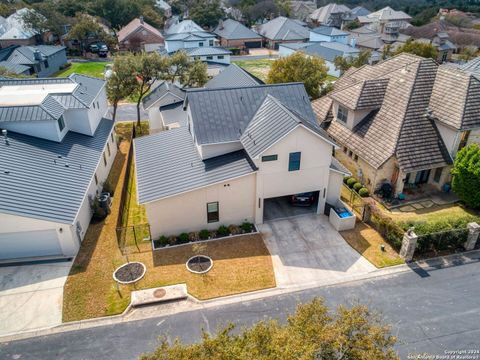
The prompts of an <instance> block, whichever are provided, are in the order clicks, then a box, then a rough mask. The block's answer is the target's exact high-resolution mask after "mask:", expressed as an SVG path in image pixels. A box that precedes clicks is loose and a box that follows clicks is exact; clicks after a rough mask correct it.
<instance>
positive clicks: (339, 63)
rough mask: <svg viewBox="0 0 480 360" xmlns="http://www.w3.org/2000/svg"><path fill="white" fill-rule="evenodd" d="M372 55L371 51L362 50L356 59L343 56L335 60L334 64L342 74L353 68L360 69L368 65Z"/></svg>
mask: <svg viewBox="0 0 480 360" xmlns="http://www.w3.org/2000/svg"><path fill="white" fill-rule="evenodd" d="M370 54H371V52H370V51H369V50H362V51H360V53H359V54H358V56H356V57H351V56H348V57H343V56H337V57H336V58H335V59H334V60H333V64H334V65H335V68H336V69H337V70H340V72H341V73H344V72H345V71H347V70H348V69H350V68H351V67H356V68H358V67H360V66H363V65H365V64H368V60H370Z"/></svg>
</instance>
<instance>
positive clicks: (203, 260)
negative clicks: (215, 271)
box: [187, 256, 212, 272]
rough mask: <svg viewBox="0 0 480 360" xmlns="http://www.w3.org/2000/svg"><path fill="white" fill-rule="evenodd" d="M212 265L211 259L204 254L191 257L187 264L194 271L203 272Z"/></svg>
mask: <svg viewBox="0 0 480 360" xmlns="http://www.w3.org/2000/svg"><path fill="white" fill-rule="evenodd" d="M211 265H212V260H210V259H209V258H207V257H205V256H195V257H193V258H191V259H190V260H189V261H188V263H187V266H188V268H189V269H190V270H192V271H196V272H204V271H206V270H207V269H208V268H209V267H210V266H211Z"/></svg>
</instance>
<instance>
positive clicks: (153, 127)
mask: <svg viewBox="0 0 480 360" xmlns="http://www.w3.org/2000/svg"><path fill="white" fill-rule="evenodd" d="M184 100H185V91H184V90H183V89H181V88H180V87H178V86H177V85H175V84H171V83H169V82H167V81H162V82H161V83H160V84H159V85H158V86H156V87H155V88H154V89H153V90H152V91H151V92H150V93H149V94H148V95H147V96H145V97H144V98H143V100H142V105H143V108H144V109H145V111H148V121H149V124H150V132H151V133H155V132H158V131H162V130H168V129H173V128H176V127H180V126H182V125H185V124H186V123H187V121H186V120H187V118H186V115H185V114H186V113H185V112H184V111H183V101H184Z"/></svg>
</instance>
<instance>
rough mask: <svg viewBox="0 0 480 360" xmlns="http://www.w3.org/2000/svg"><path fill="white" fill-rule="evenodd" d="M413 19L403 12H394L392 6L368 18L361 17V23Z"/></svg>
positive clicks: (369, 15) (371, 14)
mask: <svg viewBox="0 0 480 360" xmlns="http://www.w3.org/2000/svg"><path fill="white" fill-rule="evenodd" d="M411 19H412V17H411V16H410V15H408V14H406V13H404V12H403V11H397V10H393V9H392V8H391V7H390V6H386V7H384V8H383V9H380V10H378V11H375V12H373V13H370V14H368V15H366V16H359V20H360V22H361V23H369V22H374V21H392V20H411Z"/></svg>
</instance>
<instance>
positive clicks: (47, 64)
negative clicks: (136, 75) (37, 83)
mask: <svg viewBox="0 0 480 360" xmlns="http://www.w3.org/2000/svg"><path fill="white" fill-rule="evenodd" d="M49 66H50V64H49V63H48V60H45V69H48V67H49Z"/></svg>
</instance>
